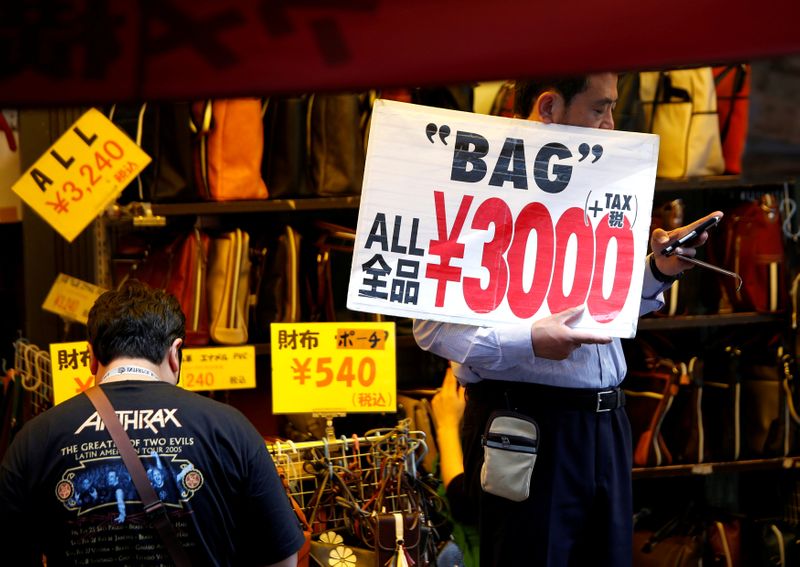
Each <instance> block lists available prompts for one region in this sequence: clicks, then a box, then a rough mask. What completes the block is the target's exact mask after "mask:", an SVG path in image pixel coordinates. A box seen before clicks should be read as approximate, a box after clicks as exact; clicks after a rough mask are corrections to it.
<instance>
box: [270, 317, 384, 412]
mask: <svg viewBox="0 0 800 567" xmlns="http://www.w3.org/2000/svg"><path fill="white" fill-rule="evenodd" d="M271 343H272V410H273V413H276V414H281V413H320V414H325V413H331V414H337V413H355V412H358V413H368V412H373V413H380V412H393V411H395V410H396V407H397V400H396V390H397V377H396V368H395V363H396V361H395V349H396V342H395V329H394V323H273V324H272V326H271Z"/></svg>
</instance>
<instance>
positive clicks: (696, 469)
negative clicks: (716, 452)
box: [633, 457, 800, 479]
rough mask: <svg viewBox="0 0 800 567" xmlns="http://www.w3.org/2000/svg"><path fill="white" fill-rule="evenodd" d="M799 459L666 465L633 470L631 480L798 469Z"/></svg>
mask: <svg viewBox="0 0 800 567" xmlns="http://www.w3.org/2000/svg"><path fill="white" fill-rule="evenodd" d="M798 468H800V457H776V458H773V459H756V460H749V461H729V462H721V463H701V464H686V465H667V466H662V467H643V468H636V467H635V468H634V469H633V478H634V479H642V478H666V477H686V476H707V475H711V474H717V473H725V472H746V471H759V470H778V469H785V470H790V469H798Z"/></svg>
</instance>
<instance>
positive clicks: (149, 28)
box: [0, 0, 800, 106]
mask: <svg viewBox="0 0 800 567" xmlns="http://www.w3.org/2000/svg"><path fill="white" fill-rule="evenodd" d="M2 4H3V6H2V7H0V106H11V105H26V106H27V105H41V104H62V103H79V102H80V103H91V102H107V101H124V100H131V99H147V100H152V99H187V98H192V99H196V98H202V97H211V96H214V97H223V96H239V95H258V96H264V95H268V94H272V93H281V92H301V91H322V90H351V89H358V90H360V89H364V88H369V87H380V86H383V87H385V86H412V85H432V84H451V83H460V82H467V81H476V80H493V79H502V78H513V77H521V76H533V75H544V74H552V73H557V74H570V73H580V72H585V71H592V70H606V69H612V70H632V69H643V68H657V67H671V66H677V65H694V64H703V63H710V62H725V61H737V60H752V59H757V58H763V57H773V56H778V55H785V54H792V53H800V33H798V28H797V22H798V20H799V19H800V3H798V0H772V1H761V2H754V1H749V0H672V1H671V2H652V1H649V0H606V1H604V2H589V1H586V0H583V1H575V0H573V1H569V0H560V1H558V0H550V1H543V0H539V1H536V0H530V1H527V2H515V1H512V0H492V1H487V0H482V1H477V0H335V1H333V0H236V1H228V2H220V1H218V0H153V1H147V0H140V1H138V2H135V1H132V0H131V1H125V2H107V1H104V0H61V1H60V2H58V3H52V2H45V1H44V0H17V1H16V2H3V3H2ZM44 5H46V6H47V9H46V10H45V9H42V6H44Z"/></svg>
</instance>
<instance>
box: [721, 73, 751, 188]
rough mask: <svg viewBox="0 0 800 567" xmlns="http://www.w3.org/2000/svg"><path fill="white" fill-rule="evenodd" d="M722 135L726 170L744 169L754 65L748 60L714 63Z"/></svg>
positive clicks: (735, 171)
mask: <svg viewBox="0 0 800 567" xmlns="http://www.w3.org/2000/svg"><path fill="white" fill-rule="evenodd" d="M714 82H715V84H716V91H717V113H718V115H719V135H720V139H721V140H722V155H723V157H724V158H725V173H732V174H739V173H741V172H742V152H743V151H744V141H745V140H746V139H747V114H748V112H749V108H750V66H749V65H747V64H744V63H740V64H738V65H727V66H722V67H714Z"/></svg>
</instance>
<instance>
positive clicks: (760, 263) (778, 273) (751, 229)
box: [709, 193, 788, 313]
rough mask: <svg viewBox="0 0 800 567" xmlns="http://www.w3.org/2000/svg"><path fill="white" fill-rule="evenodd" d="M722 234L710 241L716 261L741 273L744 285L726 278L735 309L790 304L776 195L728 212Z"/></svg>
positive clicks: (760, 309) (764, 310) (765, 308)
mask: <svg viewBox="0 0 800 567" xmlns="http://www.w3.org/2000/svg"><path fill="white" fill-rule="evenodd" d="M720 230H721V231H722V233H721V235H718V237H716V238H714V239H713V240H712V242H711V246H710V247H709V248H710V252H712V253H713V255H714V256H715V263H717V264H719V265H721V266H722V267H724V268H726V269H728V270H731V271H734V272H736V273H738V274H739V275H740V276H741V277H742V280H743V281H744V285H743V286H741V287H740V288H738V289H737V287H736V285H735V280H734V279H733V278H723V285H724V289H725V291H726V294H727V297H728V299H729V301H730V303H731V305H732V306H733V309H734V310H735V311H758V312H761V313H774V312H780V311H783V310H785V309H786V307H787V305H788V291H787V282H786V279H787V272H786V257H785V254H784V246H783V232H782V229H781V215H780V211H779V209H778V202H777V199H776V198H775V196H774V195H772V194H770V193H764V194H763V195H761V196H760V197H759V198H758V199H757V200H751V201H746V202H744V203H742V204H740V205H739V206H737V207H736V208H734V209H733V210H732V211H728V212H726V214H725V222H724V223H722V225H721V227H720Z"/></svg>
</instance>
